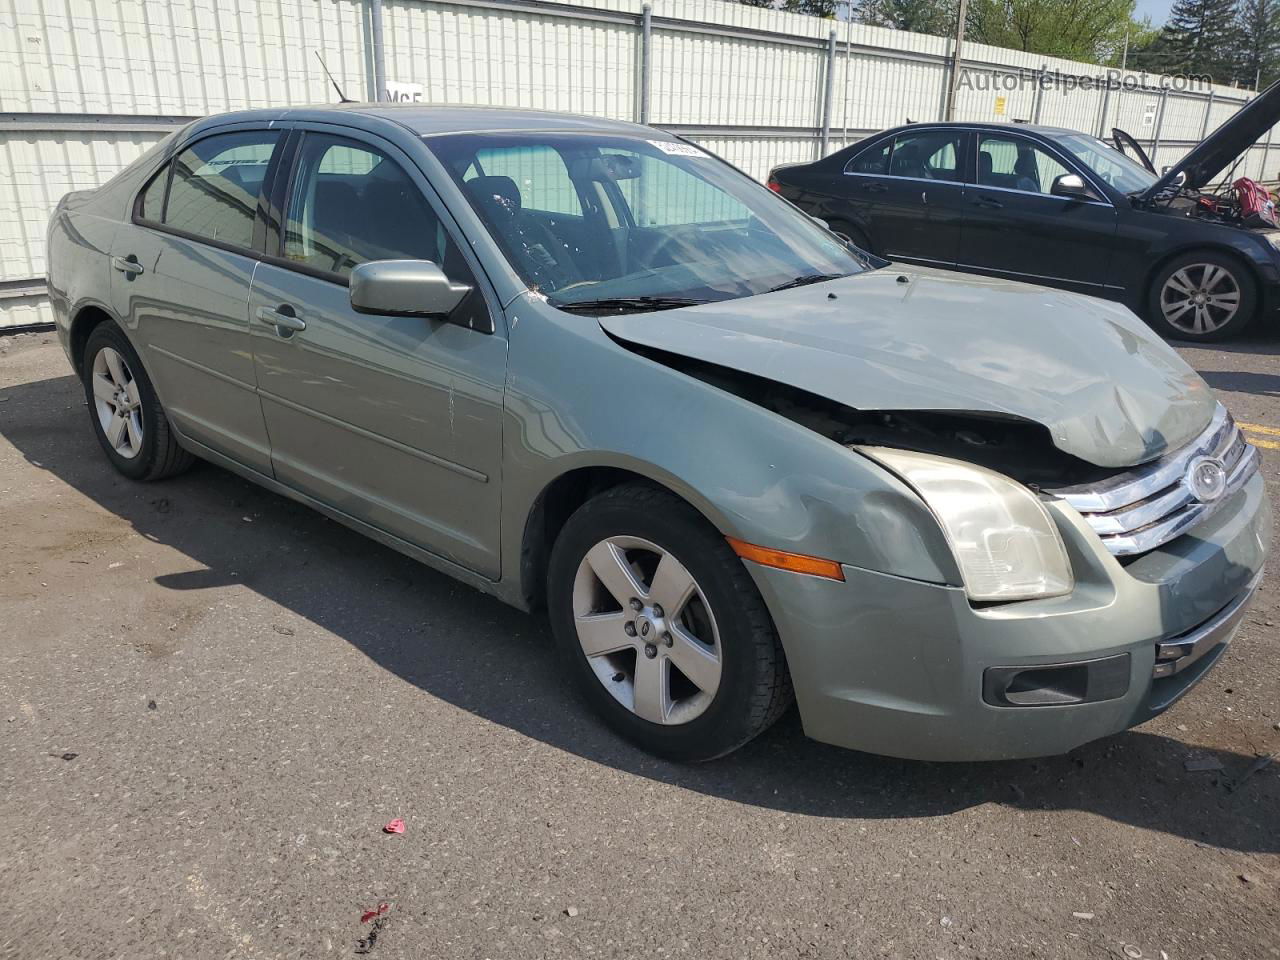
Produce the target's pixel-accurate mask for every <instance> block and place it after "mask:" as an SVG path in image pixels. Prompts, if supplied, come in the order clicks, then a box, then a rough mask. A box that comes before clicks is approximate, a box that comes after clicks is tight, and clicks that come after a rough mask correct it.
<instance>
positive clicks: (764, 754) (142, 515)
mask: <svg viewBox="0 0 1280 960" xmlns="http://www.w3.org/2000/svg"><path fill="white" fill-rule="evenodd" d="M0 434H2V435H3V436H4V437H5V438H6V439H7V440H8V441H9V442H10V443H12V444H13V445H14V446H15V447H16V448H17V449H18V451H19V452H20V453H21V454H22V455H23V456H24V457H25V458H26V460H27V461H28V463H30V464H32V465H34V466H35V467H37V468H39V469H41V470H44V471H47V472H48V473H49V474H51V475H52V476H53V477H56V478H57V479H59V480H61V481H63V482H65V483H66V484H68V485H70V486H71V487H72V488H74V489H75V490H76V491H78V492H79V493H80V494H82V495H84V496H85V497H87V498H89V499H90V500H91V501H92V502H94V503H96V504H98V505H99V506H100V507H102V508H103V509H105V510H107V511H109V512H110V513H112V514H114V515H116V516H118V517H119V518H121V519H122V520H124V521H125V522H127V523H128V524H129V525H130V526H131V527H132V528H133V530H134V531H136V532H137V533H138V534H139V535H141V536H144V537H146V538H147V539H149V540H152V541H154V542H157V543H160V544H164V545H167V546H169V547H171V548H173V549H175V550H177V551H180V553H181V554H183V555H185V556H186V557H188V558H190V560H191V569H190V570H189V571H186V572H182V573H175V574H168V575H163V576H159V577H157V578H156V583H157V584H158V585H160V586H161V587H164V588H166V589H169V590H175V591H200V590H209V589H213V588H217V587H221V586H225V585H228V584H241V585H247V586H248V587H250V588H251V589H253V590H255V591H257V592H258V593H259V594H261V595H262V596H263V597H264V598H266V599H268V600H270V601H271V602H272V603H273V604H276V605H278V606H279V607H281V608H283V609H285V610H287V611H289V612H290V613H291V614H293V615H296V616H297V617H301V618H304V619H306V620H308V621H310V622H311V623H313V624H315V626H316V627H317V628H319V629H322V630H325V631H328V632H330V633H332V634H334V635H336V636H338V637H340V638H342V639H343V640H345V641H346V642H348V643H350V644H352V645H353V646H354V647H356V648H357V649H359V650H360V651H361V652H362V653H363V654H364V655H365V656H367V657H368V658H369V659H370V660H372V661H373V662H374V663H376V664H377V665H378V666H379V667H381V668H383V669H385V670H387V671H389V672H390V673H392V674H394V675H395V676H397V677H399V678H401V679H402V680H404V681H405V682H407V683H411V684H413V685H415V686H416V687H418V688H419V689H421V690H422V691H423V692H424V693H426V694H429V695H430V696H433V697H437V698H439V699H441V700H444V701H447V702H448V703H451V704H453V705H455V706H458V707H460V708H462V709H464V710H467V711H469V712H471V713H472V714H474V715H476V716H478V717H482V718H484V719H485V720H487V721H489V722H492V723H498V724H502V725H504V726H506V727H509V728H511V729H513V730H515V731H518V732H519V733H521V734H523V735H525V736H527V737H529V738H531V739H533V740H537V741H540V742H542V743H545V744H548V745H550V746H552V747H555V748H557V749H560V750H564V751H567V752H569V753H572V754H575V755H577V756H580V757H583V758H585V759H587V760H590V761H592V762H594V763H599V764H603V765H607V766H610V767H613V768H615V769H618V770H621V771H625V772H627V773H630V774H632V775H634V776H637V777H644V778H648V779H651V780H654V781H658V782H661V783H666V784H671V785H675V786H679V787H682V788H684V789H687V790H694V791H698V792H700V793H704V794H708V795H713V796H716V797H721V798H724V799H727V800H732V801H735V802H738V803H744V804H753V805H757V806H761V807H768V808H773V809H777V810H782V811H787V812H794V813H799V814H805V815H809V816H817V817H838V818H859V819H869V820H875V819H894V818H902V817H932V816H941V815H945V814H949V813H954V812H956V811H961V810H965V809H968V808H971V807H975V806H978V805H980V804H984V803H1001V804H1006V805H1008V806H1011V807H1015V808H1020V809H1024V810H1029V811H1034V810H1050V811H1051V810H1080V811H1087V812H1090V813H1093V814H1096V815H1098V816H1102V817H1107V818H1109V819H1111V820H1114V821H1118V822H1120V823H1125V824H1130V825H1132V826H1135V827H1142V828H1145V829H1149V830H1155V831H1160V832H1163V833H1168V834H1174V835H1177V836H1180V837H1184V838H1187V839H1190V840H1193V841H1196V842H1201V843H1206V844H1212V845H1214V846H1219V847H1225V848H1231V849H1236V850H1242V851H1252V852H1268V853H1275V852H1280V832H1277V831H1276V830H1275V828H1274V819H1273V818H1274V812H1275V810H1276V809H1277V802H1278V801H1280V777H1277V776H1275V775H1274V774H1275V771H1274V769H1272V770H1267V771H1265V772H1264V773H1262V774H1257V775H1255V776H1252V777H1250V778H1249V779H1248V780H1247V781H1246V782H1245V783H1244V784H1242V785H1241V787H1240V789H1238V790H1236V791H1234V792H1232V790H1231V789H1230V788H1231V786H1232V778H1233V777H1238V776H1240V775H1242V774H1243V773H1244V771H1245V770H1247V769H1248V768H1249V767H1250V766H1251V764H1252V762H1253V759H1254V758H1253V757H1252V756H1247V755H1243V754H1237V753H1233V752H1230V751H1213V750H1209V751H1197V750H1192V749H1191V748H1189V747H1188V746H1187V745H1186V744H1184V743H1181V742H1179V741H1177V740H1173V739H1170V738H1167V737H1164V736H1159V735H1155V734H1152V733H1146V732H1142V731H1130V732H1128V733H1124V734H1120V735H1117V736H1114V737H1110V738H1108V739H1106V740H1103V741H1099V742H1097V743H1093V744H1090V745H1088V746H1085V747H1082V748H1080V749H1078V750H1075V751H1073V752H1072V753H1071V754H1069V755H1067V756H1061V757H1051V758H1047V759H1042V760H1029V761H1007V762H1000V763H981V764H975V763H970V764H938V763H918V762H912V761H905V760H896V759H889V758H884V757H877V756H872V755H869V754H863V753H857V752H853V751H848V750H841V749H838V748H835V747H830V746H826V745H823V744H820V743H816V742H814V741H812V740H809V739H807V738H805V737H804V735H803V733H802V731H801V729H800V722H799V718H798V717H797V715H796V713H795V711H794V710H793V711H792V712H791V713H790V714H789V715H788V716H787V717H785V718H784V719H783V720H782V721H781V722H780V723H779V724H778V725H776V726H775V727H774V728H773V729H771V730H770V731H768V732H767V733H766V734H765V735H763V736H761V737H760V738H758V739H757V740H756V741H754V742H752V743H751V744H749V745H747V746H746V747H745V748H743V749H742V750H740V751H738V752H737V753H735V754H732V755H731V756H729V757H727V758H725V759H722V760H719V761H716V762H714V763H709V764H705V765H701V766H682V765H678V764H672V763H667V762H665V761H662V760H658V759H655V758H653V757H651V756H649V755H647V754H644V753H642V752H640V751H639V750H636V749H635V748H633V747H631V746H630V745H629V744H627V743H626V742H624V741H621V740H619V739H618V738H617V737H615V736H614V735H613V734H612V733H610V732H609V731H608V730H607V729H605V728H604V727H603V726H601V725H600V724H599V723H597V722H595V720H594V719H593V717H592V716H591V715H590V714H589V713H588V711H587V709H586V707H585V706H584V705H583V704H582V703H581V702H580V701H579V700H578V699H577V698H576V697H575V696H574V695H573V694H572V692H571V691H570V690H569V689H568V688H567V687H566V684H565V683H564V681H563V679H562V676H563V675H562V673H561V671H560V670H559V669H558V667H557V662H556V658H555V651H554V649H553V645H552V643H551V639H550V636H549V630H548V627H547V625H546V623H545V621H544V620H543V619H542V618H539V617H533V616H529V615H527V614H523V613H521V612H519V611H516V610H513V609H511V608H509V607H506V606H504V605H503V604H501V603H499V602H497V601H496V600H493V599H491V598H489V597H486V596H484V595H482V594H480V593H478V592H476V591H474V590H471V589H470V588H467V587H465V586H462V585H461V584H459V583H456V582H455V581H453V580H451V579H449V578H448V577H445V576H444V575H441V574H437V573H435V572H433V571H431V570H429V569H427V568H425V567H423V566H421V565H420V564H417V563H415V562H413V561H411V560H409V559H408V558H406V557H403V556H401V555H400V554H397V553H395V552H394V551H392V550H390V549H387V548H385V547H382V546H380V545H378V544H376V543H374V542H373V541H371V540H369V539H367V538H365V537H362V536H360V535H359V534H357V533H354V532H352V531H350V530H347V529H346V528H344V527H342V526H340V525H339V524H336V523H334V522H331V521H329V520H327V519H326V518H324V517H322V516H321V515H319V514H318V513H316V512H314V511H312V510H310V509H308V508H306V507H303V506H301V505H299V504H296V503H294V502H292V501H290V500H288V499H286V498H283V497H280V496H277V495H275V494H273V493H269V492H267V491H265V490H263V489H261V488H259V487H256V486H254V485H253V484H251V483H248V482H247V481H244V480H242V479H240V478H239V477H237V476H235V475H233V474H231V473H229V472H227V471H224V470H221V469H218V468H215V467H212V466H210V465H207V464H198V465H197V466H196V467H195V468H194V469H193V470H192V471H190V472H189V473H187V474H184V475H182V476H180V477H176V478H174V479H172V480H169V481H166V482H164V483H159V484H149V485H144V484H136V483H133V482H131V481H128V480H126V479H125V478H123V477H121V476H119V475H117V474H116V473H115V472H114V471H113V470H112V469H111V468H110V466H109V465H108V463H107V461H106V459H105V457H103V456H102V454H101V451H100V450H99V449H98V446H97V443H96V441H95V439H94V436H93V434H92V433H91V431H90V427H89V423H88V420H87V416H86V412H85V409H84V406H83V394H82V392H81V389H80V386H79V383H78V382H77V381H76V380H75V379H74V378H73V377H71V376H66V377H59V378H54V379H49V380H43V381H39V382H34V383H28V384H22V385H19V386H15V387H10V388H6V389H0ZM246 517H247V518H249V519H250V520H251V521H252V522H249V523H246V522H245V518H246ZM268 616H269V615H268ZM138 629H145V625H139V627H138ZM156 629H160V628H159V627H156ZM263 629H264V631H267V632H268V634H269V633H270V631H271V629H272V624H271V623H270V622H265V621H264V623H263ZM208 680H209V682H217V681H216V680H215V678H208ZM1192 755H1194V756H1196V757H1198V758H1201V759H1209V760H1217V761H1219V762H1220V763H1221V765H1222V767H1223V770H1222V771H1221V772H1217V773H1213V772H1210V773H1189V772H1187V771H1186V770H1185V769H1184V761H1185V760H1186V759H1187V758H1188V757H1189V756H1192Z"/></svg>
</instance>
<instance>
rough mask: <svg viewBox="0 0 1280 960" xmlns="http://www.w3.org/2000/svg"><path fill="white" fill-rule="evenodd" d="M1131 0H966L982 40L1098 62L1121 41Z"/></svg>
mask: <svg viewBox="0 0 1280 960" xmlns="http://www.w3.org/2000/svg"><path fill="white" fill-rule="evenodd" d="M1134 3H1135V0H970V4H969V17H968V21H969V22H968V25H967V28H966V32H967V34H968V35H969V36H970V37H971V38H972V39H974V40H976V41H978V42H980V43H990V44H994V45H995V46H999V47H1011V48H1013V49H1015V50H1026V51H1028V52H1031V53H1043V54H1046V55H1048V56H1053V57H1065V58H1067V59H1070V60H1084V61H1089V62H1092V63H1100V62H1105V61H1107V60H1109V59H1110V58H1111V57H1112V56H1113V55H1114V52H1115V51H1116V50H1117V49H1120V48H1122V47H1123V46H1124V34H1125V31H1126V29H1129V28H1130V25H1131V23H1132V21H1133V9H1134Z"/></svg>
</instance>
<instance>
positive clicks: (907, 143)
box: [889, 130, 961, 180]
mask: <svg viewBox="0 0 1280 960" xmlns="http://www.w3.org/2000/svg"><path fill="white" fill-rule="evenodd" d="M960 137H961V133H960V132H959V131H953V130H925V131H922V132H920V133H904V134H900V135H898V136H897V137H895V138H894V140H893V153H892V154H891V155H890V157H889V176H891V177H916V178H918V179H922V180H959V179H960V170H959V157H960Z"/></svg>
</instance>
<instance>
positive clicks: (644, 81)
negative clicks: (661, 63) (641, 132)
mask: <svg viewBox="0 0 1280 960" xmlns="http://www.w3.org/2000/svg"><path fill="white" fill-rule="evenodd" d="M652 76H653V7H651V6H649V4H647V3H646V4H645V5H644V7H643V8H642V11H641V14H640V122H641V123H648V122H649V82H650V78H651V77H652Z"/></svg>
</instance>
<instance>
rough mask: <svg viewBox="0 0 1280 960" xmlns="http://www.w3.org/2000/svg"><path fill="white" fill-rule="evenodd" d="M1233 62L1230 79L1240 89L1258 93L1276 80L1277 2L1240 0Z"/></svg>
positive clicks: (1279, 67) (1279, 50) (1279, 60)
mask: <svg viewBox="0 0 1280 960" xmlns="http://www.w3.org/2000/svg"><path fill="white" fill-rule="evenodd" d="M1233 60H1234V62H1235V64H1236V68H1237V69H1236V74H1235V77H1234V78H1233V79H1235V80H1236V81H1237V82H1238V83H1240V84H1242V85H1244V86H1247V87H1252V86H1253V85H1254V84H1255V83H1257V84H1259V89H1262V88H1263V87H1266V86H1267V85H1268V84H1269V83H1271V82H1272V81H1274V80H1276V79H1277V78H1280V0H1240V6H1239V8H1238V9H1237V11H1236V55H1235V57H1234V58H1233ZM1259 77H1261V82H1259Z"/></svg>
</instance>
